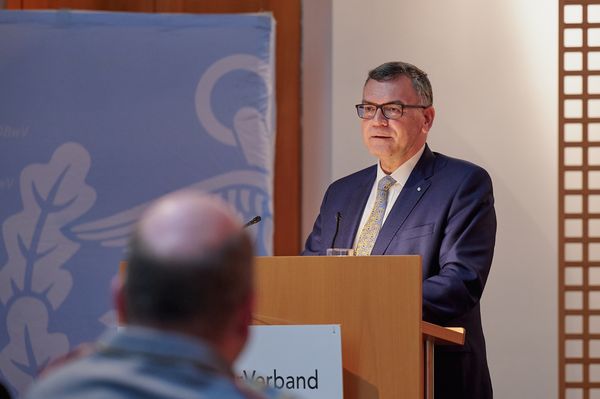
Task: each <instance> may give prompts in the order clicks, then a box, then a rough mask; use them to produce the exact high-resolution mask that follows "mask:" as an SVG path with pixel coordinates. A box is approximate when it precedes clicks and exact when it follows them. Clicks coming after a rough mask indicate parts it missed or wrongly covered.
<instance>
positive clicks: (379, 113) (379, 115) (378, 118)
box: [373, 108, 388, 126]
mask: <svg viewBox="0 0 600 399" xmlns="http://www.w3.org/2000/svg"><path fill="white" fill-rule="evenodd" d="M373 122H375V123H376V124H378V125H384V126H387V124H388V118H386V117H385V115H384V114H383V109H381V108H377V109H376V110H375V116H374V117H373Z"/></svg>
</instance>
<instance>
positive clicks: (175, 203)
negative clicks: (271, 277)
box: [27, 191, 282, 399]
mask: <svg viewBox="0 0 600 399" xmlns="http://www.w3.org/2000/svg"><path fill="white" fill-rule="evenodd" d="M252 252H253V251H252V245H251V242H250V239H249V237H248V236H247V234H246V233H245V232H244V230H243V227H242V223H241V221H240V220H239V219H238V217H237V216H235V213H234V212H232V209H231V208H230V207H229V206H228V205H226V204H225V203H224V202H222V201H221V200H220V199H218V198H216V197H211V196H207V195H205V194H200V193H198V192H193V191H183V192H176V193H173V194H170V195H167V196H166V197H163V198H162V199H160V200H159V201H157V202H156V203H154V204H153V205H151V206H150V207H149V208H148V209H147V210H146V211H145V213H144V214H143V215H142V217H141V218H140V221H139V222H138V224H137V226H136V229H135V232H134V235H133V237H132V240H131V245H130V251H129V259H128V260H129V263H128V266H127V269H126V271H125V276H124V279H123V283H122V285H120V286H119V287H118V288H117V289H116V295H115V304H116V310H117V313H118V315H119V319H120V320H121V322H122V323H123V324H124V326H125V328H122V329H120V330H119V331H116V332H114V331H112V332H108V333H107V334H105V335H104V336H103V337H101V339H100V340H99V342H98V343H96V344H94V345H92V346H89V347H87V348H85V349H83V350H80V351H79V353H77V354H76V355H73V356H71V358H70V359H68V360H66V361H64V362H63V364H61V365H60V366H56V367H54V368H52V369H51V370H48V372H46V373H44V375H43V376H42V378H41V379H40V380H39V381H38V382H37V383H35V384H34V386H33V388H32V389H31V390H30V392H29V393H28V395H27V397H28V398H31V399H34V398H44V399H53V398H61V399H68V398H156V399H159V398H190V399H192V398H198V399H200V398H203V399H208V398H219V399H222V398H231V399H244V398H246V399H249V398H250V399H260V398H263V399H265V398H268V397H280V395H282V394H281V393H280V392H276V391H275V390H269V389H265V388H260V389H252V388H250V387H249V386H247V385H245V384H243V383H242V382H241V381H238V380H237V379H236V377H235V376H234V374H233V371H232V365H233V363H234V361H235V359H236V358H237V356H238V354H239V353H240V351H241V350H242V349H243V347H244V345H245V343H246V339H247V337H248V324H249V323H250V320H251V316H252V303H253V284H252V275H253V253H252Z"/></svg>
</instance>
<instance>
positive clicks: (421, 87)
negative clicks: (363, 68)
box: [365, 61, 433, 106]
mask: <svg viewBox="0 0 600 399" xmlns="http://www.w3.org/2000/svg"><path fill="white" fill-rule="evenodd" d="M400 76H406V77H407V78H409V79H410V81H411V82H412V85H413V88H414V89H415V91H416V92H417V95H418V96H419V99H420V100H421V103H422V104H421V105H426V106H430V105H432V104H433V89H432V88H431V82H430V81H429V78H428V77H427V74H426V73H425V72H423V71H422V70H421V69H419V68H417V67H416V66H414V65H412V64H409V63H408V62H400V61H393V62H386V63H385V64H381V65H379V66H378V67H377V68H375V69H372V70H370V71H369V77H368V78H367V80H366V81H365V85H366V84H367V82H368V81H369V80H370V79H373V80H375V81H377V82H387V81H390V80H394V79H397V78H399V77H400Z"/></svg>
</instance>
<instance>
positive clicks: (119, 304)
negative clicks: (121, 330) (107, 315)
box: [110, 275, 127, 325]
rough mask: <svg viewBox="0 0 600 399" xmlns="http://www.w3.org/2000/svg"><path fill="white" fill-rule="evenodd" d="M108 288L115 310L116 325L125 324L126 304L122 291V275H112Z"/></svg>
mask: <svg viewBox="0 0 600 399" xmlns="http://www.w3.org/2000/svg"><path fill="white" fill-rule="evenodd" d="M110 288H111V291H112V297H113V304H114V306H115V311H116V312H117V323H118V325H123V324H127V304H126V302H125V294H124V292H123V276H121V275H117V276H115V277H113V279H112V281H111V284H110Z"/></svg>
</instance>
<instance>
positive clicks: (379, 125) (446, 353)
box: [303, 62, 496, 399]
mask: <svg viewBox="0 0 600 399" xmlns="http://www.w3.org/2000/svg"><path fill="white" fill-rule="evenodd" d="M356 108H357V112H358V116H359V117H360V118H361V126H362V136H363V141H364V144H365V146H366V147H367V149H368V150H369V152H370V153H371V154H372V155H374V156H375V157H377V158H378V159H379V162H378V163H377V165H374V166H371V167H369V168H366V169H363V170H361V171H358V172H356V173H354V174H351V175H349V176H346V177H344V178H342V179H340V180H338V181H336V182H334V183H333V184H331V186H329V188H328V190H327V192H326V193H325V196H324V199H323V203H322V205H321V209H320V213H319V216H318V217H317V219H316V221H315V224H314V227H313V231H312V233H311V234H310V236H309V237H308V239H307V241H306V246H305V249H304V252H303V254H304V255H324V254H325V252H326V249H327V248H329V247H333V246H335V247H340V248H354V249H355V252H356V254H357V255H408V254H418V255H421V257H422V262H423V319H424V320H426V321H429V322H432V323H436V324H441V325H444V326H459V327H464V328H465V329H466V331H467V333H466V340H465V345H464V346H463V347H450V346H448V347H438V348H436V353H435V395H436V398H452V399H459V398H460V399H466V398H472V399H488V398H492V386H491V381H490V375H489V371H488V366H487V359H486V350H485V340H484V336H483V331H482V326H481V315H480V309H479V300H480V298H481V295H482V293H483V289H484V286H485V283H486V280H487V276H488V273H489V270H490V266H491V262H492V256H493V252H494V243H495V235H496V216H495V212H494V197H493V193H492V183H491V180H490V177H489V175H488V174H487V172H486V171H485V170H484V169H482V168H481V167H479V166H477V165H474V164H472V163H469V162H466V161H462V160H459V159H454V158H450V157H447V156H445V155H442V154H439V153H435V152H432V151H431V150H430V149H429V147H428V145H427V144H426V141H427V135H428V133H429V130H430V129H431V126H432V124H433V120H434V117H435V110H434V108H433V94H432V89H431V84H430V82H429V79H428V78H427V75H426V74H425V73H424V72H423V71H421V70H420V69H419V68H417V67H415V66H414V65H411V64H408V63H403V62H389V63H386V64H383V65H381V66H379V67H377V68H375V69H373V70H372V71H370V72H369V77H368V78H367V80H366V83H365V85H364V88H363V99H362V102H361V104H358V105H357V106H356Z"/></svg>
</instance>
